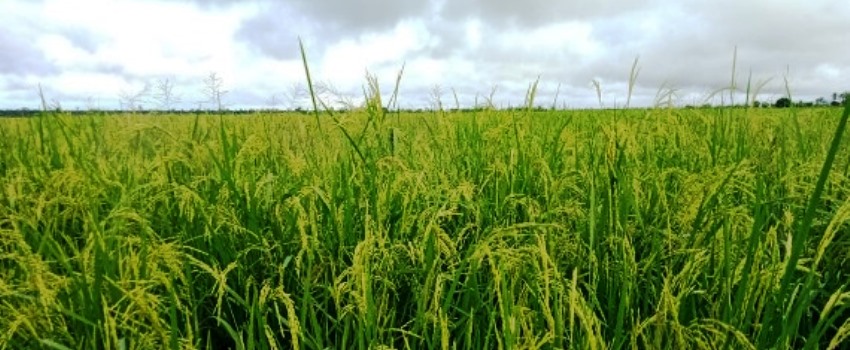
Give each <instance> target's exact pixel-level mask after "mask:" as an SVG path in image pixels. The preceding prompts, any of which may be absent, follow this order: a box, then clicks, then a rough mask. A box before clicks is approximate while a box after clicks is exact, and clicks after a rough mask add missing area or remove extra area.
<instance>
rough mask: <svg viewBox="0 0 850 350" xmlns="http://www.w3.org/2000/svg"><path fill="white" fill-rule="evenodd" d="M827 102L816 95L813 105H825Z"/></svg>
mask: <svg viewBox="0 0 850 350" xmlns="http://www.w3.org/2000/svg"><path fill="white" fill-rule="evenodd" d="M827 104H828V103H827V102H826V98H823V97H818V98H817V99H816V100H815V105H818V106H826V105H827Z"/></svg>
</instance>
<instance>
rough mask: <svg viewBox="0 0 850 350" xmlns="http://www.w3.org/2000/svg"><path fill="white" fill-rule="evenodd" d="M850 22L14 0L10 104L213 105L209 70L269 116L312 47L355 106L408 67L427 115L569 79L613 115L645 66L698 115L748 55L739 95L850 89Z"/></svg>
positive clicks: (797, 16)
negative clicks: (144, 99)
mask: <svg viewBox="0 0 850 350" xmlns="http://www.w3.org/2000/svg"><path fill="white" fill-rule="evenodd" d="M847 18H850V7H848V6H844V5H843V4H840V3H836V2H833V1H826V0H813V1H809V2H805V3H803V2H798V1H791V0H781V1H772V2H771V1H767V0H754V1H748V2H740V1H733V0H720V1H707V0H687V1H681V2H670V1H661V0H650V1H628V2H626V1H615V0H606V1H597V0H594V1H590V0H579V1H571V2H562V3H552V2H550V1H545V0H525V1H522V2H516V1H509V0H492V1H487V2H486V3H485V2H483V1H481V0H464V1H444V0H440V1H437V0H431V1H412V0H409V1H398V2H392V4H389V3H387V2H386V1H382V0H369V1H364V2H357V3H355V2H350V1H343V0H314V1H307V0H294V1H291V2H286V3H282V2H276V1H271V0H262V1H257V2H252V3H244V2H240V1H231V0H218V1H213V2H208V1H200V0H198V1H168V0H158V1H157V0H116V1H108V0H90V1H86V2H68V1H62V0H44V1H41V2H36V1H23V0H6V1H3V2H2V3H0V22H2V23H4V28H5V29H4V31H3V32H0V82H2V83H3V86H4V91H0V108H18V107H20V106H21V105H22V104H23V105H29V106H30V107H35V106H37V103H38V101H37V96H36V95H35V94H33V93H32V91H33V88H34V86H35V85H37V84H38V83H42V84H43V85H44V86H47V87H49V88H50V91H52V92H54V93H55V94H56V95H57V96H59V97H60V98H62V99H64V100H66V101H64V104H65V105H66V106H68V105H74V104H78V105H80V104H83V103H84V102H83V101H85V99H86V98H88V97H90V96H104V97H103V99H104V101H109V100H111V98H108V97H109V96H113V97H115V96H117V94H118V93H120V92H121V91H122V90H127V89H134V88H138V87H139V86H142V85H143V84H144V83H145V82H146V81H155V80H156V79H160V78H162V77H169V78H172V79H173V80H174V81H175V82H176V83H177V85H178V86H177V88H178V89H179V90H181V91H183V93H184V94H185V95H190V96H186V98H185V99H186V100H197V99H200V98H201V97H199V96H198V97H192V96H191V95H198V94H199V90H200V89H201V85H202V79H203V78H204V77H205V76H206V75H207V74H209V72H217V73H218V74H219V75H220V76H221V77H222V78H224V83H225V85H226V88H227V89H229V90H230V91H231V94H230V95H229V96H230V98H232V99H233V100H232V101H230V102H231V104H232V105H233V106H234V107H239V106H257V105H262V104H263V103H264V101H257V99H266V98H268V97H269V96H272V95H275V94H280V93H282V92H284V91H286V90H287V89H289V87H290V86H291V85H292V84H293V83H300V82H303V81H304V77H303V67H302V65H301V61H300V57H299V52H298V42H297V38H298V37H299V36H300V37H302V38H304V43H305V44H306V49H307V52H308V54H309V58H310V64H311V69H312V70H313V73H314V75H315V77H316V78H317V79H321V80H325V81H329V82H332V83H333V84H334V85H336V86H337V87H338V88H339V89H340V90H342V91H344V92H346V93H349V94H351V95H354V96H359V95H360V94H361V90H360V88H361V86H362V85H363V84H364V83H365V80H364V76H365V72H366V70H367V69H368V70H369V71H370V72H372V73H373V74H375V75H377V76H378V77H379V80H380V82H381V84H382V88H383V91H384V92H385V93H389V92H390V91H391V87H392V85H393V84H394V82H395V77H396V74H397V73H398V70H399V68H400V67H401V65H402V64H405V72H404V78H403V80H402V86H401V93H402V96H401V102H402V104H403V105H405V104H407V105H410V106H424V105H427V104H428V101H429V99H430V98H431V96H430V93H431V92H432V91H433V89H434V87H435V86H440V87H442V89H443V91H444V93H445V95H446V96H445V97H446V98H448V99H449V100H453V96H452V95H453V92H452V89H454V92H457V94H458V98H459V99H460V100H461V103H464V104H472V103H473V101H475V96H476V95H478V96H479V98H480V97H481V96H483V95H486V94H488V93H489V92H490V90H491V88H492V87H493V86H494V85H498V86H499V89H498V93H497V95H496V96H497V100H499V101H501V102H503V103H504V104H508V103H510V104H517V103H520V102H521V100H522V99H523V97H524V96H525V89H526V88H527V87H528V84H529V83H530V82H532V81H534V80H535V79H537V77H538V76H540V77H541V84H540V96H541V98H540V100H541V101H544V100H546V99H553V98H554V90H555V89H556V88H557V86H558V84H559V83H560V84H562V86H561V93H560V96H561V97H560V99H561V100H562V101H568V104H569V105H571V106H594V105H596V102H595V100H596V97H595V93H594V92H593V89H592V88H591V87H590V84H589V81H590V80H591V79H594V78H596V79H599V80H601V81H603V88H604V89H605V91H606V95H605V98H606V100H608V101H610V104H613V102H614V100H617V101H621V102H622V101H625V86H626V84H625V82H626V80H627V79H628V71H629V68H630V65H631V63H632V60H633V59H634V58H635V57H636V56H640V65H641V67H642V70H641V75H640V77H639V79H638V90H637V93H638V95H639V96H636V98H635V101H636V103H644V104H646V103H651V101H652V99H653V97H654V95H655V93H656V91H657V89H658V88H659V87H661V86H671V87H675V88H679V89H681V93H680V95H681V96H684V97H683V98H682V103H692V102H694V100H695V99H697V97H696V96H703V95H705V94H706V92H708V91H712V90H714V89H717V88H721V87H724V86H726V85H728V84H729V79H730V76H731V65H732V64H731V63H732V52H733V50H734V48H735V47H736V46H737V47H738V57H737V60H738V62H737V63H738V72H737V74H738V76H739V77H740V80H739V82H738V83H739V85H743V84H745V82H746V78H747V76H748V73H749V72H752V74H753V78H754V80H759V81H760V80H767V79H770V78H772V80H771V81H770V83H769V84H767V86H766V87H765V90H763V92H764V94H765V96H770V97H775V96H779V95H780V94H781V93H782V92H783V91H784V86H783V84H782V82H783V78H784V77H787V78H788V79H789V81H790V82H791V84H792V90H793V91H794V93H795V95H797V96H799V97H800V98H806V99H814V98H815V97H818V96H828V95H831V93H832V91H842V90H847V89H850V86H848V85H847V84H848V83H847V81H850V62H848V61H847V59H846V58H847V57H850V47H848V46H847V45H846V34H845V33H847V32H850V22H847V21H846V19H847ZM786 71H787V73H786ZM27 96H30V97H27ZM22 98H23V99H24V100H21V99H22ZM546 103H550V102H546Z"/></svg>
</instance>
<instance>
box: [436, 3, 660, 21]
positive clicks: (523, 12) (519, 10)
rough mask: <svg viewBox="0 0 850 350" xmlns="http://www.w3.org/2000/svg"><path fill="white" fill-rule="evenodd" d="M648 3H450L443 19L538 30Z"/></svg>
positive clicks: (607, 14) (620, 11)
mask: <svg viewBox="0 0 850 350" xmlns="http://www.w3.org/2000/svg"><path fill="white" fill-rule="evenodd" d="M648 3H650V2H649V1H618V0H601V1H600V0H577V1H550V0H523V1H515V0H498V1H492V0H465V1H463V0H462V1H451V0H447V1H446V2H445V5H444V7H443V8H442V11H441V15H442V16H444V17H446V18H454V19H463V18H469V17H478V18H482V19H485V20H487V21H490V22H492V23H497V24H500V25H502V26H505V25H517V26H521V27H536V26H540V25H544V24H548V23H552V22H559V21H567V20H588V19H592V18H596V17H605V16H612V15H616V14H620V13H625V12H631V11H634V10H636V9H640V8H643V7H645V6H646V5H647V4H648Z"/></svg>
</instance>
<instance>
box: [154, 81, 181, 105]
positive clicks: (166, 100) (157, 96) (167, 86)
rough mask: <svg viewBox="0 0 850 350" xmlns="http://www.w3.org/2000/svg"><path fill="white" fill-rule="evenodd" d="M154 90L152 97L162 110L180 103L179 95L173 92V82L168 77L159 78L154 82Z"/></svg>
mask: <svg viewBox="0 0 850 350" xmlns="http://www.w3.org/2000/svg"><path fill="white" fill-rule="evenodd" d="M155 89H156V91H154V93H153V98H154V100H156V102H157V103H158V104H159V108H160V109H162V110H166V111H167V110H171V109H172V108H174V105H175V104H177V103H180V95H177V94H175V93H174V82H172V81H171V80H169V79H167V78H166V79H160V80H159V81H157V82H156V87H155Z"/></svg>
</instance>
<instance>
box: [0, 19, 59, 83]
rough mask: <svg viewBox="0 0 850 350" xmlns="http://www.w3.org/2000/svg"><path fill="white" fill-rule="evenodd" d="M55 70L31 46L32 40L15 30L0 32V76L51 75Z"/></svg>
mask: <svg viewBox="0 0 850 350" xmlns="http://www.w3.org/2000/svg"><path fill="white" fill-rule="evenodd" d="M55 72H56V68H55V67H54V66H53V65H52V64H51V63H50V61H49V60H48V59H47V58H46V57H45V56H44V54H43V53H42V52H41V51H39V50H38V49H36V48H34V47H33V45H32V38H30V37H28V36H25V35H22V34H21V33H19V32H17V31H16V30H11V31H5V30H4V31H2V32H0V74H10V75H28V74H32V75H42V74H53V73H55Z"/></svg>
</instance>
